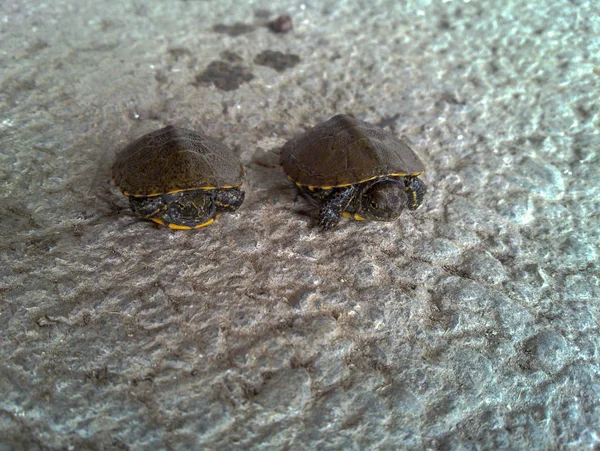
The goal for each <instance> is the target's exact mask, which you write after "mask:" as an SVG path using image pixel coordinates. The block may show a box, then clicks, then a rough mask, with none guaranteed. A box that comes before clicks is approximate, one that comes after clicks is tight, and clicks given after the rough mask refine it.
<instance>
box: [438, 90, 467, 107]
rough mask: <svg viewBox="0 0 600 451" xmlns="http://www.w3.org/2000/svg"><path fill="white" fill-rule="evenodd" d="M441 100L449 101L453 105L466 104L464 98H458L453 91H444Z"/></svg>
mask: <svg viewBox="0 0 600 451" xmlns="http://www.w3.org/2000/svg"><path fill="white" fill-rule="evenodd" d="M440 102H446V103H449V104H451V105H464V104H466V102H465V101H464V100H460V99H458V98H457V97H456V96H455V95H454V94H452V93H451V92H444V93H443V94H442V97H441V98H440Z"/></svg>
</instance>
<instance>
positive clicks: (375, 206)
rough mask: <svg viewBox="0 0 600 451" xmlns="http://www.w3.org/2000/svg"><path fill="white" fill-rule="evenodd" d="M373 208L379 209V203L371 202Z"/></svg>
mask: <svg viewBox="0 0 600 451" xmlns="http://www.w3.org/2000/svg"><path fill="white" fill-rule="evenodd" d="M371 208H375V209H377V202H374V201H371Z"/></svg>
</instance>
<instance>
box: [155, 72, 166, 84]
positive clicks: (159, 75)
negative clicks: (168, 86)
mask: <svg viewBox="0 0 600 451" xmlns="http://www.w3.org/2000/svg"><path fill="white" fill-rule="evenodd" d="M154 79H155V80H156V82H157V83H158V84H159V85H163V84H165V83H166V82H167V81H168V80H169V79H168V78H167V76H166V75H165V73H164V72H163V71H161V70H157V71H156V73H155V74H154Z"/></svg>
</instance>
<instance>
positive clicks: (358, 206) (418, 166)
mask: <svg viewBox="0 0 600 451" xmlns="http://www.w3.org/2000/svg"><path fill="white" fill-rule="evenodd" d="M280 164H281V167H282V168H283V170H284V172H285V173H286V174H287V176H288V178H289V179H290V180H292V181H293V182H294V183H296V185H298V187H299V188H300V191H301V192H302V193H303V194H305V195H306V196H308V197H309V198H311V199H313V200H316V201H317V203H318V204H319V205H320V210H319V224H320V225H321V227H323V229H326V230H327V229H332V228H333V227H335V226H336V224H337V223H338V222H339V220H340V218H341V216H347V217H351V218H354V219H357V220H363V219H370V220H376V221H393V220H395V219H397V218H398V216H399V215H400V213H401V212H402V210H403V209H404V208H405V207H407V208H408V209H409V210H415V209H417V208H418V207H419V206H420V205H421V204H422V203H423V197H424V195H425V192H426V191H427V187H426V185H425V184H424V183H423V181H422V180H421V179H419V177H418V176H419V175H421V174H422V173H423V172H424V171H425V166H424V165H423V162H422V161H421V159H420V158H419V157H418V156H417V154H416V153H415V152H414V151H413V150H412V149H411V148H410V147H409V146H408V144H406V143H405V142H404V141H401V140H399V139H397V138H395V137H394V136H392V135H390V134H389V133H386V132H385V131H383V130H382V129H381V128H380V127H377V126H375V125H372V124H368V123H366V122H363V121H361V120H358V119H355V118H354V117H352V116H348V115H344V114H339V115H337V116H334V117H332V118H331V119H329V120H328V121H326V122H322V123H321V124H319V125H317V126H316V127H314V128H312V129H311V130H309V131H307V132H306V133H304V134H302V135H300V136H299V137H297V138H295V139H292V140H291V141H289V142H287V143H286V144H285V145H284V146H283V148H282V150H281V155H280Z"/></svg>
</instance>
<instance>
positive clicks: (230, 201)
mask: <svg viewBox="0 0 600 451" xmlns="http://www.w3.org/2000/svg"><path fill="white" fill-rule="evenodd" d="M245 197H246V194H245V193H244V192H243V191H240V190H239V189H237V188H227V189H225V188H224V189H216V190H215V191H214V197H213V200H214V202H215V205H216V206H217V210H218V211H235V210H237V209H238V208H240V205H242V203H243V202H244V198H245Z"/></svg>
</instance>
